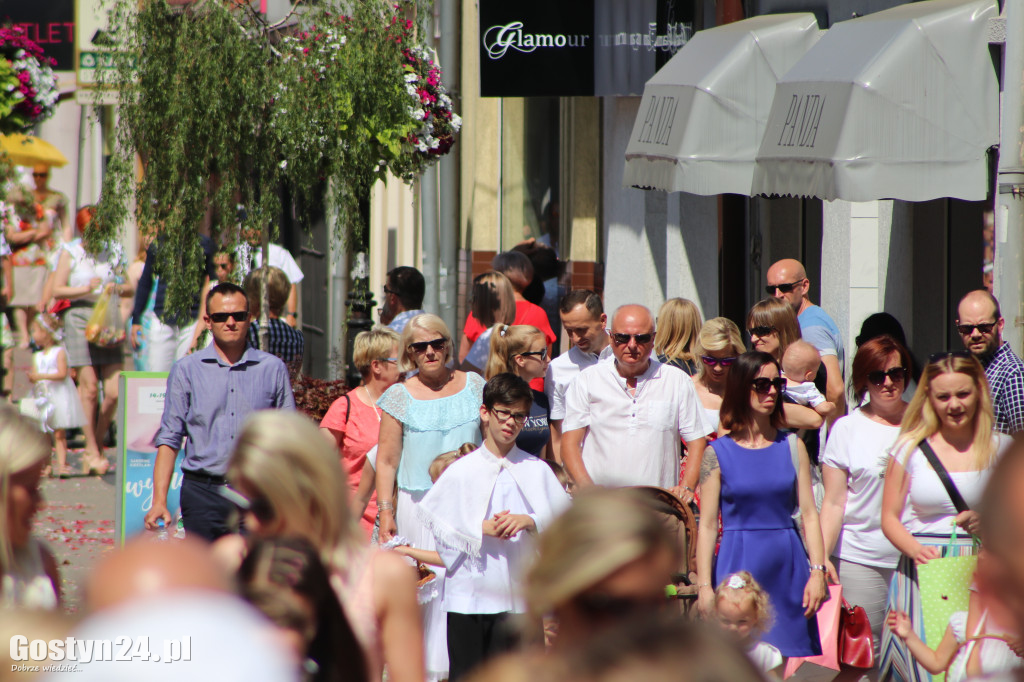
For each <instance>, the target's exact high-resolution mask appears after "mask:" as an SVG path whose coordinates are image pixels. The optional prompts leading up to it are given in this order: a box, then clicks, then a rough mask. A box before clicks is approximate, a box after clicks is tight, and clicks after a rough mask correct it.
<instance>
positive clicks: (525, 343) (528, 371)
mask: <svg viewBox="0 0 1024 682" xmlns="http://www.w3.org/2000/svg"><path fill="white" fill-rule="evenodd" d="M547 369H548V341H547V339H546V338H545V337H544V332H542V331H541V330H539V329H537V328H536V327H534V326H531V325H528V324H514V325H507V324H501V323H498V324H496V325H494V328H493V329H492V330H491V353H490V356H489V357H488V359H487V369H486V371H485V372H484V378H486V379H487V380H488V381H489V380H490V379H491V377H494V376H497V375H498V374H503V373H505V372H510V373H512V374H515V375H516V376H518V377H522V378H523V379H525V380H526V381H527V383H529V382H532V381H533V380H534V379H543V378H544V374H545V373H546V372H547ZM530 391H531V392H532V393H533V403H532V404H531V405H530V416H528V417H527V418H526V421H525V422H524V423H523V429H522V431H520V432H519V436H518V437H517V438H516V446H517V447H519V448H520V449H521V450H525V451H526V452H529V453H530V454H531V455H536V456H537V457H541V458H543V459H554V454H553V452H552V450H551V429H550V428H549V427H548V415H549V414H550V413H551V407H550V405H549V404H548V398H547V396H546V395H544V391H538V390H537V389H535V388H532V387H531V388H530Z"/></svg>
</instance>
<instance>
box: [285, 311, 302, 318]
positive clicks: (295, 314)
mask: <svg viewBox="0 0 1024 682" xmlns="http://www.w3.org/2000/svg"><path fill="white" fill-rule="evenodd" d="M298 316H299V314H298V313H297V312H295V311H294V310H289V311H288V314H287V315H286V317H298Z"/></svg>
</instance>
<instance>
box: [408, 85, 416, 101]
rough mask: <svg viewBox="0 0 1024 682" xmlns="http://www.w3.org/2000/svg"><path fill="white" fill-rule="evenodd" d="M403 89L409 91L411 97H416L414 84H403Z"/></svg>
mask: <svg viewBox="0 0 1024 682" xmlns="http://www.w3.org/2000/svg"><path fill="white" fill-rule="evenodd" d="M405 91H406V92H407V93H409V94H410V95H412V96H413V97H417V98H418V95H417V94H416V87H415V86H412V85H406V86H405Z"/></svg>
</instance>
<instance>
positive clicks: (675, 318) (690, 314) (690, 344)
mask: <svg viewBox="0 0 1024 682" xmlns="http://www.w3.org/2000/svg"><path fill="white" fill-rule="evenodd" d="M700 328H701V323H700V311H699V310H697V306H696V305H694V303H693V301H690V300H688V299H685V298H670V299H668V300H667V301H665V303H664V304H662V306H661V310H659V311H658V324H657V331H656V332H655V334H654V352H655V353H657V354H658V360H659V361H661V362H663V363H665V364H666V365H672V366H673V367H678V368H679V369H681V370H683V371H684V372H686V373H687V374H689V375H691V376H693V375H694V374H696V373H697V369H698V367H697V353H696V352H695V351H694V347H695V346H696V344H697V335H698V334H699V333H700Z"/></svg>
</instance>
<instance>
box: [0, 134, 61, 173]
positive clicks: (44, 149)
mask: <svg viewBox="0 0 1024 682" xmlns="http://www.w3.org/2000/svg"><path fill="white" fill-rule="evenodd" d="M0 150H3V151H4V153H6V154H7V156H8V157H9V158H10V159H11V163H13V164H14V165H15V166H35V165H36V164H40V163H45V164H46V165H47V166H65V165H67V163H68V160H67V157H65V156H64V155H63V154H61V153H60V150H59V149H57V148H56V147H54V146H53V145H52V144H50V143H49V142H47V141H45V140H40V139H39V138H38V137H33V136H32V135H21V134H20V133H19V134H15V135H0Z"/></svg>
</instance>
